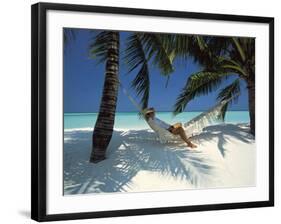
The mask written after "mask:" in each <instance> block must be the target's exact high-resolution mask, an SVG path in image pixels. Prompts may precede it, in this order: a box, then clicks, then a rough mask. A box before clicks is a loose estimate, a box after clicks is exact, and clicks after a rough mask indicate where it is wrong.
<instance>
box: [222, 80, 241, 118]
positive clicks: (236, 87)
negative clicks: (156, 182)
mask: <svg viewBox="0 0 281 224" xmlns="http://www.w3.org/2000/svg"><path fill="white" fill-rule="evenodd" d="M239 95H240V80H239V78H237V79H235V80H234V81H233V82H232V83H231V84H230V85H228V86H226V87H225V88H223V89H222V90H221V91H220V92H219V94H218V97H217V100H219V101H221V102H222V101H228V102H227V103H226V104H225V105H224V106H223V107H222V109H221V111H220V114H219V118H220V119H221V120H224V119H225V114H226V111H227V109H228V106H229V104H231V103H233V102H237V100H238V97H239Z"/></svg>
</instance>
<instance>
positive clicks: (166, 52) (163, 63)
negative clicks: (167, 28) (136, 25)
mask: <svg viewBox="0 0 281 224" xmlns="http://www.w3.org/2000/svg"><path fill="white" fill-rule="evenodd" d="M171 40H172V36H171V35H169V34H155V33H143V34H142V35H141V43H142V44H143V47H144V51H145V52H147V56H148V60H150V59H153V63H154V64H155V65H157V66H158V68H159V69H160V71H161V73H162V74H163V75H169V74H170V73H172V72H173V71H174V67H173V61H174V58H175V52H174V50H173V49H172V48H171V45H170V42H171Z"/></svg>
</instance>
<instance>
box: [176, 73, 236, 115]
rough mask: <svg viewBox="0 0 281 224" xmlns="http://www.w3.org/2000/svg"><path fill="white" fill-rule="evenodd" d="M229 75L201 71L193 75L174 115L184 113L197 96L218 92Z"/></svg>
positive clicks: (183, 91)
mask: <svg viewBox="0 0 281 224" xmlns="http://www.w3.org/2000/svg"><path fill="white" fill-rule="evenodd" d="M228 75H230V74H228V73H224V72H209V71H201V72H197V73H195V74H192V75H191V76H190V77H189V78H188V80H187V82H186V84H185V86H184V88H183V89H182V92H181V93H180V95H179V96H178V98H177V101H176V103H175V105H174V114H178V113H181V112H183V111H184V109H185V107H186V105H187V104H188V103H189V102H190V101H191V100H193V99H194V98H195V97H197V96H201V95H207V94H208V93H210V92H212V91H213V90H216V89H217V88H218V87H219V85H220V84H221V82H222V80H223V79H226V78H227V77H228Z"/></svg>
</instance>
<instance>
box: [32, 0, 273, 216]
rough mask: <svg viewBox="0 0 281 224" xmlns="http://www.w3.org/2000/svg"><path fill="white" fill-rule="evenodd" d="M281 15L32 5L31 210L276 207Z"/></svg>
mask: <svg viewBox="0 0 281 224" xmlns="http://www.w3.org/2000/svg"><path fill="white" fill-rule="evenodd" d="M273 82H274V19H273V18H268V17H253V16H240V15H222V14H208V13H194V12H178V11H161V10H149V9H133V8H115V7H101V6H86V5H68V4H53V3H38V4H35V5H33V6H32V208H31V209H32V212H31V216H32V219H35V220H37V221H52V220H67V219H83V218H98V217H109V216H110V217H113V216H130V215H145V214H160V213H175V212H191V211H204V210H219V209H234V208H251V207H264V206H273V205H274V151H273V150H274V94H273V93H274V89H273V87H274V85H273Z"/></svg>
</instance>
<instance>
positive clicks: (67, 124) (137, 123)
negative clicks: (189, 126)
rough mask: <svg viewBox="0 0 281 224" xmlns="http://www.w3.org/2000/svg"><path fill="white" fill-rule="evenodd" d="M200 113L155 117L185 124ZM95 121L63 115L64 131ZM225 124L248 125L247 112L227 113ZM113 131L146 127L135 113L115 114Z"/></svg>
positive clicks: (93, 115)
mask: <svg viewBox="0 0 281 224" xmlns="http://www.w3.org/2000/svg"><path fill="white" fill-rule="evenodd" d="M200 113H201V112H183V113H181V114H179V115H177V116H175V117H174V116H173V115H172V113H171V112H157V117H158V118H160V119H161V120H163V121H165V122H167V123H171V124H172V123H176V122H182V123H184V122H187V121H189V120H190V119H192V118H194V117H195V116H197V115H198V114H200ZM96 119H97V113H65V114H64V129H66V130H67V129H80V128H93V127H94V125H95V122H96ZM225 122H227V123H248V122H249V112H248V111H229V112H227V114H226V119H225ZM114 128H115V129H132V130H138V129H144V128H148V125H147V124H146V122H145V121H144V120H143V119H140V118H139V115H138V113H136V112H126V113H125V112H122V113H116V117H115V125H114Z"/></svg>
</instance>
